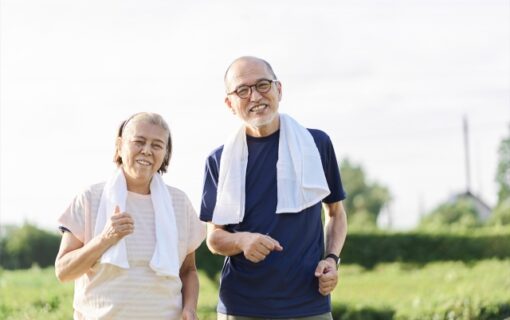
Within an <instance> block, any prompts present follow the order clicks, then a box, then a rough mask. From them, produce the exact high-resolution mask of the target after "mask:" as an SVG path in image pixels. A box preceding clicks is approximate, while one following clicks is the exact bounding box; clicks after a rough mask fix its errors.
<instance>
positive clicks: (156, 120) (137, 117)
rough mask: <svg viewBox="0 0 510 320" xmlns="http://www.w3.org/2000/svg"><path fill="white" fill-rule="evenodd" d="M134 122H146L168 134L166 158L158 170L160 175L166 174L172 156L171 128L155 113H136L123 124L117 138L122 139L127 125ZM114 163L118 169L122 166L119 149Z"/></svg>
mask: <svg viewBox="0 0 510 320" xmlns="http://www.w3.org/2000/svg"><path fill="white" fill-rule="evenodd" d="M133 121H145V122H148V123H150V124H154V125H157V126H160V127H161V128H163V129H164V130H165V131H166V132H167V133H168V141H167V143H166V153H165V158H164V159H163V163H162V164H161V167H160V168H159V169H158V172H159V173H161V174H163V173H165V172H166V170H167V168H168V164H169V163H170V156H171V155H172V135H171V134H170V128H169V127H168V124H167V123H166V121H165V119H163V117H162V116H160V115H159V114H157V113H153V112H140V113H135V114H134V115H132V116H131V117H129V118H127V119H126V120H124V121H122V122H121V124H120V126H119V129H118V130H117V138H122V134H123V133H124V129H125V128H126V126H127V124H128V123H129V122H133ZM113 161H114V162H115V163H116V164H117V166H118V167H120V166H121V165H122V158H121V156H120V154H119V149H118V148H115V155H114V156H113Z"/></svg>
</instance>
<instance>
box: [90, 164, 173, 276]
mask: <svg viewBox="0 0 510 320" xmlns="http://www.w3.org/2000/svg"><path fill="white" fill-rule="evenodd" d="M150 192H151V200H152V205H153V207H154V223H155V230H156V246H155V248H154V253H153V255H152V258H151V261H150V267H151V268H152V269H153V270H154V271H155V272H156V274H158V275H160V276H175V277H178V276H179V257H178V251H177V241H178V237H177V225H176V222H175V214H174V209H173V205H172V198H171V196H170V193H169V192H168V188H167V186H166V185H165V183H164V181H163V179H162V178H161V175H160V174H159V173H156V174H154V176H153V177H152V181H151V184H150ZM126 200H127V184H126V178H125V177H124V171H123V170H122V169H121V168H119V169H118V170H117V171H116V172H115V173H114V175H113V176H112V177H110V179H109V180H108V181H107V182H106V184H105V186H104V189H103V193H102V195H101V200H100V202H99V209H98V212H97V218H96V225H95V229H94V235H95V236H96V235H99V234H101V232H102V231H103V229H104V228H105V225H106V222H107V220H108V219H109V218H110V217H111V216H112V214H113V213H114V211H115V206H117V205H118V206H119V208H120V211H121V212H125V210H126ZM135 229H136V225H135ZM128 237H129V235H128ZM100 263H109V264H112V265H115V266H118V267H120V268H124V269H127V268H129V263H128V259H127V251H126V242H125V240H124V239H121V240H120V241H119V242H117V243H116V244H115V245H113V246H111V247H110V248H109V249H108V250H107V251H106V252H105V253H103V255H102V256H101V259H100Z"/></svg>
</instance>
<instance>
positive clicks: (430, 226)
mask: <svg viewBox="0 0 510 320" xmlns="http://www.w3.org/2000/svg"><path fill="white" fill-rule="evenodd" d="M481 224H482V223H481V221H480V218H479V216H478V213H477V211H476V207H475V205H474V203H473V201H472V200H471V199H470V198H466V197H459V198H457V199H455V200H453V201H449V202H446V203H443V204H441V205H439V206H438V207H437V208H436V209H434V210H432V212H431V213H429V214H428V215H426V216H425V217H423V218H422V220H421V221H420V224H419V229H426V230H437V229H445V228H449V229H469V228H474V227H479V226H481Z"/></svg>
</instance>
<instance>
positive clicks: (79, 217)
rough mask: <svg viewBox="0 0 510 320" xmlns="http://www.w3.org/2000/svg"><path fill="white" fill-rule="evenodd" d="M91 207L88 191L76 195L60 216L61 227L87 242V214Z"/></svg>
mask: <svg viewBox="0 0 510 320" xmlns="http://www.w3.org/2000/svg"><path fill="white" fill-rule="evenodd" d="M89 209H90V198H89V197H88V196H87V192H83V193H81V194H80V195H78V196H76V197H75V198H74V200H73V201H72V202H71V204H70V205H69V206H68V207H67V209H66V210H65V211H64V213H63V214H62V215H61V216H60V218H58V223H59V224H60V227H63V228H65V229H67V230H69V232H71V233H72V234H73V235H74V236H75V237H76V238H77V239H78V240H80V241H81V242H83V243H85V215H86V212H87V210H89Z"/></svg>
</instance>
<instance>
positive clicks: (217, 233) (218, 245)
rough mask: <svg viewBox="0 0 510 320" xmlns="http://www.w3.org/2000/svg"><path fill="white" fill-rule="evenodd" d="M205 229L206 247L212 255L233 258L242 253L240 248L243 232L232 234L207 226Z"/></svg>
mask: <svg viewBox="0 0 510 320" xmlns="http://www.w3.org/2000/svg"><path fill="white" fill-rule="evenodd" d="M207 228H208V232H207V247H209V250H211V252H212V253H214V254H219V255H222V256H234V255H236V254H239V253H242V252H243V250H242V249H241V246H240V241H241V237H242V236H243V232H239V233H232V232H228V231H225V230H223V229H221V228H218V227H215V226H213V225H208V226H207Z"/></svg>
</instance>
